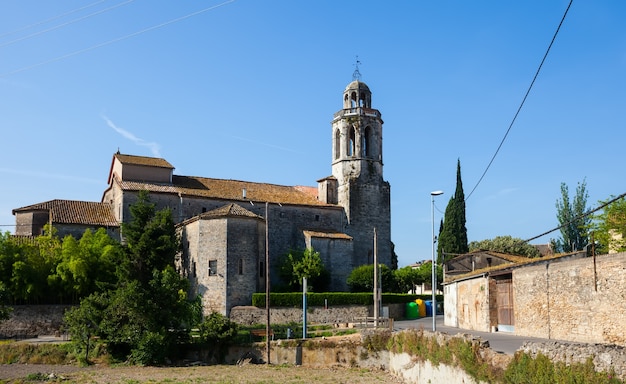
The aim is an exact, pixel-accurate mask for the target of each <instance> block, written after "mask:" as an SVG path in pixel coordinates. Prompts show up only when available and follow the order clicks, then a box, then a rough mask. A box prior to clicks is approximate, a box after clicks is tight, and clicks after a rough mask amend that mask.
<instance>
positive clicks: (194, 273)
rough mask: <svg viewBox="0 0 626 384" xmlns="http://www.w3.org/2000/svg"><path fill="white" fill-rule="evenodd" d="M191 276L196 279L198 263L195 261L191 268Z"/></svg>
mask: <svg viewBox="0 0 626 384" xmlns="http://www.w3.org/2000/svg"><path fill="white" fill-rule="evenodd" d="M191 276H193V277H196V262H195V261H194V262H193V264H192V266H191Z"/></svg>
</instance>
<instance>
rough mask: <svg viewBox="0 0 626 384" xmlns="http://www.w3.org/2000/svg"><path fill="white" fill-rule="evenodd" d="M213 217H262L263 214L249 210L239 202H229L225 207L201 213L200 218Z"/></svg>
mask: <svg viewBox="0 0 626 384" xmlns="http://www.w3.org/2000/svg"><path fill="white" fill-rule="evenodd" d="M213 217H252V218H255V219H262V217H261V216H259V215H257V214H255V213H252V212H250V211H248V210H247V209H245V208H243V207H241V206H240V205H237V204H227V205H224V206H223V207H219V208H217V209H214V210H212V211H209V212H205V213H203V214H201V215H200V218H202V219H206V218H213Z"/></svg>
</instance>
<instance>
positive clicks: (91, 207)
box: [12, 199, 119, 227]
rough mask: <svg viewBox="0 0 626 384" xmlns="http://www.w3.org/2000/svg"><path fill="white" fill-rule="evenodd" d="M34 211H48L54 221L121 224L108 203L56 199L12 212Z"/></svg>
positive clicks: (61, 222) (63, 222) (107, 224)
mask: <svg viewBox="0 0 626 384" xmlns="http://www.w3.org/2000/svg"><path fill="white" fill-rule="evenodd" d="M32 211H47V212H48V214H49V215H50V220H51V221H52V222H53V223H59V224H83V225H101V226H108V227H117V226H119V223H118V222H117V220H116V219H115V215H114V214H113V208H112V206H111V204H107V203H97V202H92V201H76V200H59V199H55V200H50V201H46V202H43V203H38V204H33V205H28V206H26V207H21V208H16V209H14V210H13V211H12V212H13V215H15V214H16V213H23V212H32Z"/></svg>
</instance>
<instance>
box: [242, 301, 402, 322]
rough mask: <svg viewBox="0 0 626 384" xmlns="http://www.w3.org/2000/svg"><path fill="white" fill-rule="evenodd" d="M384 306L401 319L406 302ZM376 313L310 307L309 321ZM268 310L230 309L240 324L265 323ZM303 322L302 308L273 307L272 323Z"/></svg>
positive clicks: (355, 308) (363, 309) (350, 318)
mask: <svg viewBox="0 0 626 384" xmlns="http://www.w3.org/2000/svg"><path fill="white" fill-rule="evenodd" d="M383 307H387V308H389V317H390V318H392V319H401V318H403V317H404V315H405V313H404V311H405V309H404V308H405V304H390V305H384V306H383ZM373 315H374V309H373V306H371V305H370V306H365V305H350V306H344V307H339V306H337V307H329V308H326V309H325V308H324V307H309V308H308V311H307V322H308V323H311V324H346V323H353V322H355V321H356V320H357V319H358V318H363V317H368V316H373ZM266 318H267V312H266V310H265V308H258V307H252V306H246V307H244V306H242V307H233V309H232V310H231V311H230V319H231V320H232V321H234V322H236V323H238V324H243V325H253V324H265V319H266ZM301 322H302V308H282V307H281V308H271V310H270V323H271V324H289V323H301Z"/></svg>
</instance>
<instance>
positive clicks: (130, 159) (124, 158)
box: [114, 153, 174, 169]
mask: <svg viewBox="0 0 626 384" xmlns="http://www.w3.org/2000/svg"><path fill="white" fill-rule="evenodd" d="M114 156H115V158H116V159H117V160H118V161H119V162H120V163H122V164H134V165H147V166H150V167H159V168H169V169H174V166H173V165H172V164H170V163H169V162H168V161H167V160H165V159H161V158H157V157H144V156H134V155H123V154H121V153H116V154H115V155H114Z"/></svg>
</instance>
